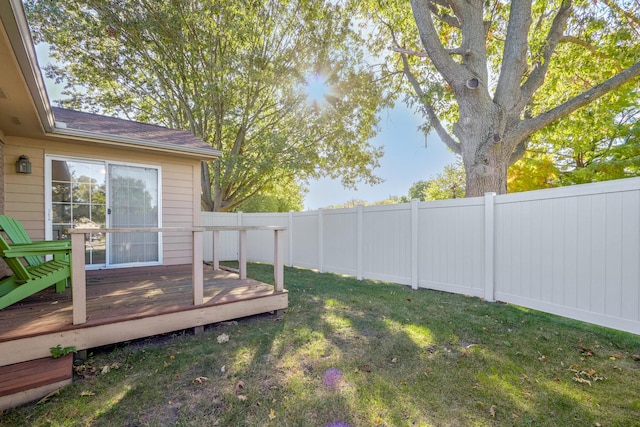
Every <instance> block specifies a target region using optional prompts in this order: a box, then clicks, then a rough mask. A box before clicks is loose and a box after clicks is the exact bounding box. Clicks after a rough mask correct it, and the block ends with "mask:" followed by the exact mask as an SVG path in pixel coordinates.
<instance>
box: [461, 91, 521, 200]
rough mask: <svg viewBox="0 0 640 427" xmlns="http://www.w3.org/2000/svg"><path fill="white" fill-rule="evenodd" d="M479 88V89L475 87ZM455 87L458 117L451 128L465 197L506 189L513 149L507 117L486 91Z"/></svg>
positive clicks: (500, 191) (502, 192)
mask: <svg viewBox="0 0 640 427" xmlns="http://www.w3.org/2000/svg"><path fill="white" fill-rule="evenodd" d="M478 92H479V91H478ZM478 92H475V91H473V90H470V89H468V88H459V89H458V93H457V95H458V99H459V101H458V102H459V105H460V113H461V114H460V118H459V120H458V122H457V123H456V124H455V126H454V128H453V132H454V134H455V135H456V136H457V138H458V140H459V141H460V146H461V148H462V149H461V153H460V154H461V155H462V162H463V164H464V170H465V174H466V197H479V196H483V195H484V194H485V193H488V192H493V193H497V194H505V193H506V192H507V169H508V168H509V162H510V158H511V156H510V155H509V153H511V152H513V148H512V147H513V146H514V145H513V144H511V143H508V141H507V140H508V139H509V138H508V136H507V135H508V130H507V129H506V128H507V124H506V123H507V119H506V118H505V116H504V114H502V112H501V110H500V107H498V105H496V104H495V103H493V102H492V101H491V100H490V99H489V97H488V94H487V93H483V92H480V93H478Z"/></svg>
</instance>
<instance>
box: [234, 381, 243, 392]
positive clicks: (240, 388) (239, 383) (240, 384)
mask: <svg viewBox="0 0 640 427" xmlns="http://www.w3.org/2000/svg"><path fill="white" fill-rule="evenodd" d="M243 388H244V381H242V380H240V381H238V382H237V383H236V386H235V387H234V388H233V389H234V391H235V393H236V394H238V392H239V391H240V390H242V389H243Z"/></svg>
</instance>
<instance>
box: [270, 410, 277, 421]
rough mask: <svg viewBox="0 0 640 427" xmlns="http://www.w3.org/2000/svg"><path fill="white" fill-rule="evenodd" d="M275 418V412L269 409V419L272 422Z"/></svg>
mask: <svg viewBox="0 0 640 427" xmlns="http://www.w3.org/2000/svg"><path fill="white" fill-rule="evenodd" d="M275 418H276V411H274V410H273V408H271V409H269V419H270V420H273V419H275Z"/></svg>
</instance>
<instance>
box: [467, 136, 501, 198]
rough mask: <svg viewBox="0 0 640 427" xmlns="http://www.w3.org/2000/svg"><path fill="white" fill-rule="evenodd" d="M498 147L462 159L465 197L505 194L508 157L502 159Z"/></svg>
mask: <svg viewBox="0 0 640 427" xmlns="http://www.w3.org/2000/svg"><path fill="white" fill-rule="evenodd" d="M499 148H500V147H498V146H496V147H495V148H493V149H491V150H488V153H486V154H487V155H484V154H480V153H478V155H476V156H474V158H473V159H471V161H468V160H464V159H463V162H464V164H465V172H466V185H467V188H466V190H467V191H466V197H480V196H483V195H484V194H485V193H497V194H505V193H506V192H507V168H508V167H509V164H508V159H507V161H504V159H503V158H502V156H501V155H500V153H499V151H500V150H499Z"/></svg>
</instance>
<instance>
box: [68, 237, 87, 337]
mask: <svg viewBox="0 0 640 427" xmlns="http://www.w3.org/2000/svg"><path fill="white" fill-rule="evenodd" d="M84 236H85V235H84V233H72V234H71V299H72V304H73V324H74V325H79V324H82V323H86V322H87V277H86V275H85V267H84V263H85V261H84Z"/></svg>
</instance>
